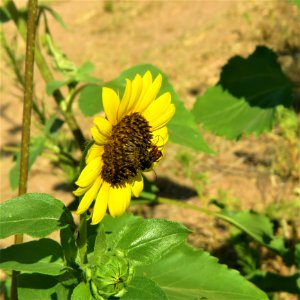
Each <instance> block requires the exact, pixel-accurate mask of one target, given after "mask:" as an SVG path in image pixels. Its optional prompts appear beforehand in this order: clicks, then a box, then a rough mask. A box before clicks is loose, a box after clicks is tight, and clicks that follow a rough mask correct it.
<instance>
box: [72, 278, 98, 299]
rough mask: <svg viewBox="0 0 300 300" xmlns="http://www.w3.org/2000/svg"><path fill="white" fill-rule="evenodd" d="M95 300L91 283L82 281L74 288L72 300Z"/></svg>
mask: <svg viewBox="0 0 300 300" xmlns="http://www.w3.org/2000/svg"><path fill="white" fill-rule="evenodd" d="M83 299H84V300H93V299H94V297H93V296H92V295H91V292H90V287H89V284H87V283H85V282H81V283H80V284H79V285H77V286H76V288H75V289H74V290H73V293H72V296H71V300H83Z"/></svg>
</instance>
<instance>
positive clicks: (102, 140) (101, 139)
mask: <svg viewBox="0 0 300 300" xmlns="http://www.w3.org/2000/svg"><path fill="white" fill-rule="evenodd" d="M91 134H92V137H93V139H94V141H95V142H96V143H97V144H99V145H105V144H106V143H107V137H106V136H105V135H103V134H102V133H101V132H100V131H99V129H98V128H97V126H93V127H91Z"/></svg>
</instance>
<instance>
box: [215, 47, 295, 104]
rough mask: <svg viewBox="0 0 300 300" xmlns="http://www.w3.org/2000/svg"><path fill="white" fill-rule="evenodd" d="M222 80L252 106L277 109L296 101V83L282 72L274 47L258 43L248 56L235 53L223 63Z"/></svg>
mask: <svg viewBox="0 0 300 300" xmlns="http://www.w3.org/2000/svg"><path fill="white" fill-rule="evenodd" d="M220 84H221V85H222V87H223V88H225V89H226V90H228V91H229V93H231V94H232V95H233V96H235V97H237V98H242V97H244V98H245V99H246V100H247V101H248V103H249V104H250V105H251V106H255V107H256V106H258V107H261V108H268V109H274V108H275V107H276V106H278V105H283V106H286V107H289V106H290V105H291V104H292V101H293V98H292V83H291V81H290V80H289V79H288V78H287V77H286V76H285V74H284V73H283V72H282V70H281V67H280V65H279V63H278V62H277V55H276V53H275V52H273V51H272V50H271V49H268V48H266V47H263V46H258V47H256V49H255V51H254V53H252V54H251V55H250V56H249V57H248V58H242V57H241V56H235V57H233V58H231V59H230V60H229V62H228V63H227V64H226V65H225V66H224V67H223V71H222V73H221V79H220Z"/></svg>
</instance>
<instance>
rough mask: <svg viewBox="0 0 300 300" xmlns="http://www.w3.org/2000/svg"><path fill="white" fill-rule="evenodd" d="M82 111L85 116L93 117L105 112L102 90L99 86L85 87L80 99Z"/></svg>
mask: <svg viewBox="0 0 300 300" xmlns="http://www.w3.org/2000/svg"><path fill="white" fill-rule="evenodd" d="M78 105H79V109H80V111H81V112H82V113H83V114H84V115H85V116H93V115H94V114H96V113H99V112H101V111H102V110H103V107H102V101H101V88H100V86H98V85H88V86H86V87H84V88H83V89H82V91H81V93H80V96H79V99H78Z"/></svg>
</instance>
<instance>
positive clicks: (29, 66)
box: [11, 0, 38, 300]
mask: <svg viewBox="0 0 300 300" xmlns="http://www.w3.org/2000/svg"><path fill="white" fill-rule="evenodd" d="M37 6H38V0H30V1H29V3H28V21H27V38H26V58H25V90H24V103H23V121H22V125H23V126H22V142H21V161H20V179H19V195H23V194H25V193H26V192H27V179H28V160H29V143H30V124H31V108H32V91H33V71H34V49H35V34H36V12H37ZM22 242H23V235H22V234H17V235H15V244H19V243H22ZM17 275H18V273H17V272H15V271H13V274H12V285H11V299H12V300H15V299H17V298H18V293H17Z"/></svg>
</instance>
